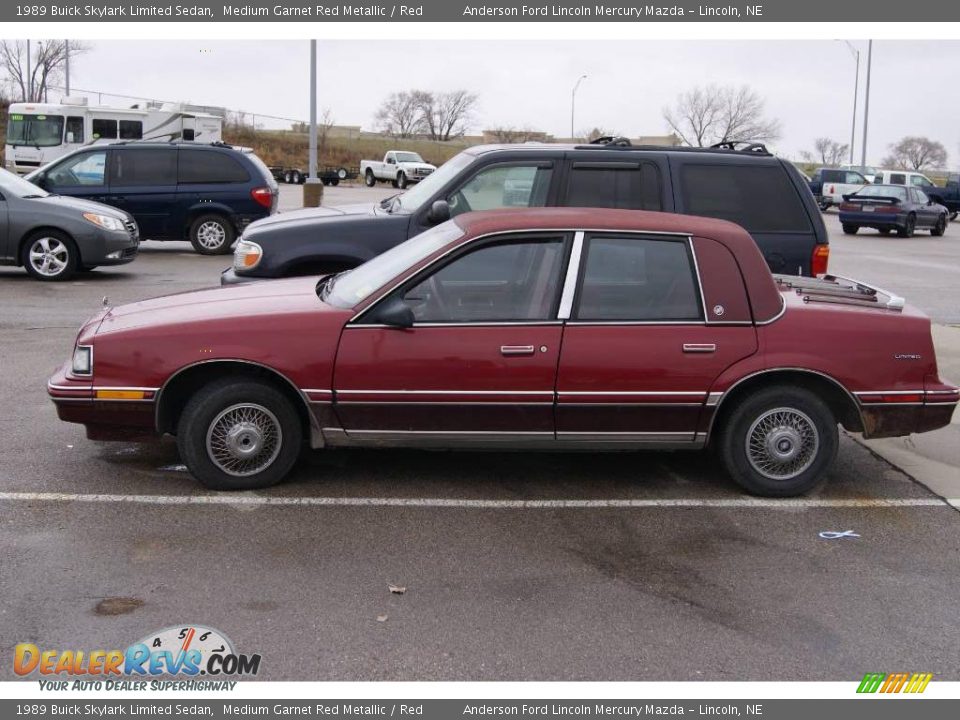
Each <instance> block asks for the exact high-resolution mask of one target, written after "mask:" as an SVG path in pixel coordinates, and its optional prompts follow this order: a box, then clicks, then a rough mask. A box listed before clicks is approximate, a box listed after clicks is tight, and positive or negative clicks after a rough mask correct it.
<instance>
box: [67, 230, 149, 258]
mask: <svg viewBox="0 0 960 720" xmlns="http://www.w3.org/2000/svg"><path fill="white" fill-rule="evenodd" d="M76 240H77V246H78V249H79V250H80V258H81V260H82V261H83V264H84V265H124V264H126V263H129V262H133V261H134V260H136V258H137V255H138V254H139V252H140V236H139V233H138V232H137V231H129V230H128V231H124V232H114V231H110V230H100V231H99V232H97V231H94V232H93V233H92V234H91V235H89V236H86V237H77V238H76Z"/></svg>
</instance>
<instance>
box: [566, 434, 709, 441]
mask: <svg viewBox="0 0 960 720" xmlns="http://www.w3.org/2000/svg"><path fill="white" fill-rule="evenodd" d="M557 437H558V438H560V439H564V440H578V441H584V442H589V441H591V440H602V441H605V442H609V441H612V440H616V441H618V442H663V441H677V440H685V441H693V440H694V439H695V438H696V433H695V432H558V433H557Z"/></svg>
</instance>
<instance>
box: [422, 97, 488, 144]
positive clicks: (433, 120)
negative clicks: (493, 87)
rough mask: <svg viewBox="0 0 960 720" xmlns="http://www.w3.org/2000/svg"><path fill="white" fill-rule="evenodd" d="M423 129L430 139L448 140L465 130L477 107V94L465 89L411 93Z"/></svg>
mask: <svg viewBox="0 0 960 720" xmlns="http://www.w3.org/2000/svg"><path fill="white" fill-rule="evenodd" d="M412 95H413V97H414V98H415V101H416V103H417V106H418V108H419V110H420V120H421V123H422V125H423V128H424V131H425V132H426V133H427V136H428V137H429V138H430V139H431V140H443V141H445V140H450V139H451V138H455V137H461V136H462V135H464V134H465V133H466V132H467V129H468V127H469V126H470V123H471V121H472V120H473V113H474V111H475V110H476V107H477V100H478V98H477V96H476V95H475V94H474V93H471V92H468V91H466V90H451V91H449V92H440V93H431V92H425V91H423V90H414V91H413V93H412Z"/></svg>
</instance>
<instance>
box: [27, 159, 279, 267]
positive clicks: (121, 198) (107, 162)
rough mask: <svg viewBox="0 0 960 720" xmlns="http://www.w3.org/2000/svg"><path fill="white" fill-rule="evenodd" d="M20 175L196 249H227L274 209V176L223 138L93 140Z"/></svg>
mask: <svg viewBox="0 0 960 720" xmlns="http://www.w3.org/2000/svg"><path fill="white" fill-rule="evenodd" d="M27 179H28V180H30V181H32V182H33V183H35V184H36V185H39V186H40V187H42V188H43V189H44V190H48V191H49V192H52V193H55V194H58V195H71V196H73V197H82V198H86V199H88V200H96V201H97V202H102V203H106V204H107V205H113V206H114V207H117V208H120V209H121V210H125V211H127V212H128V213H130V214H131V215H133V217H134V218H136V221H137V224H138V225H139V226H140V237H141V238H142V239H144V240H189V241H190V242H191V243H192V244H193V247H194V249H195V250H196V251H197V252H198V253H201V254H203V255H219V254H225V253H228V252H230V246H231V245H232V244H233V241H234V239H235V238H236V237H237V236H238V235H239V234H240V233H241V232H243V229H244V228H245V227H246V226H247V225H249V224H250V223H251V222H253V221H254V220H259V219H260V218H264V217H267V216H268V215H271V214H272V213H274V212H276V209H277V194H278V188H277V182H276V180H274V179H273V175H272V174H271V172H270V171H269V170H268V169H267V166H266V165H264V164H263V162H262V161H261V160H260V158H258V157H257V156H256V155H254V154H253V153H251V152H246V151H243V150H239V149H237V148H233V147H231V146H229V145H225V144H223V143H214V144H208V145H207V144H199V143H152V142H130V143H116V144H112V145H92V146H90V147H85V148H81V149H80V150H76V151H74V152H72V153H70V154H69V155H66V156H64V157H62V158H60V159H59V160H55V161H54V162H52V163H50V164H49V165H47V166H45V167H42V168H40V169H39V170H35V171H34V172H32V173H30V174H29V175H27Z"/></svg>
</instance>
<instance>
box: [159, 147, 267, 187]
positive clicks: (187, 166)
mask: <svg viewBox="0 0 960 720" xmlns="http://www.w3.org/2000/svg"><path fill="white" fill-rule="evenodd" d="M177 179H178V182H180V183H181V184H190V183H205V184H209V183H241V182H247V181H248V180H249V179H250V175H249V174H248V173H247V171H246V170H245V169H244V167H243V166H242V165H241V164H240V163H239V162H237V161H236V160H234V159H233V158H232V157H230V156H229V155H227V154H226V153H222V152H208V151H206V150H186V149H182V148H181V150H180V163H179V170H178V173H177Z"/></svg>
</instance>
